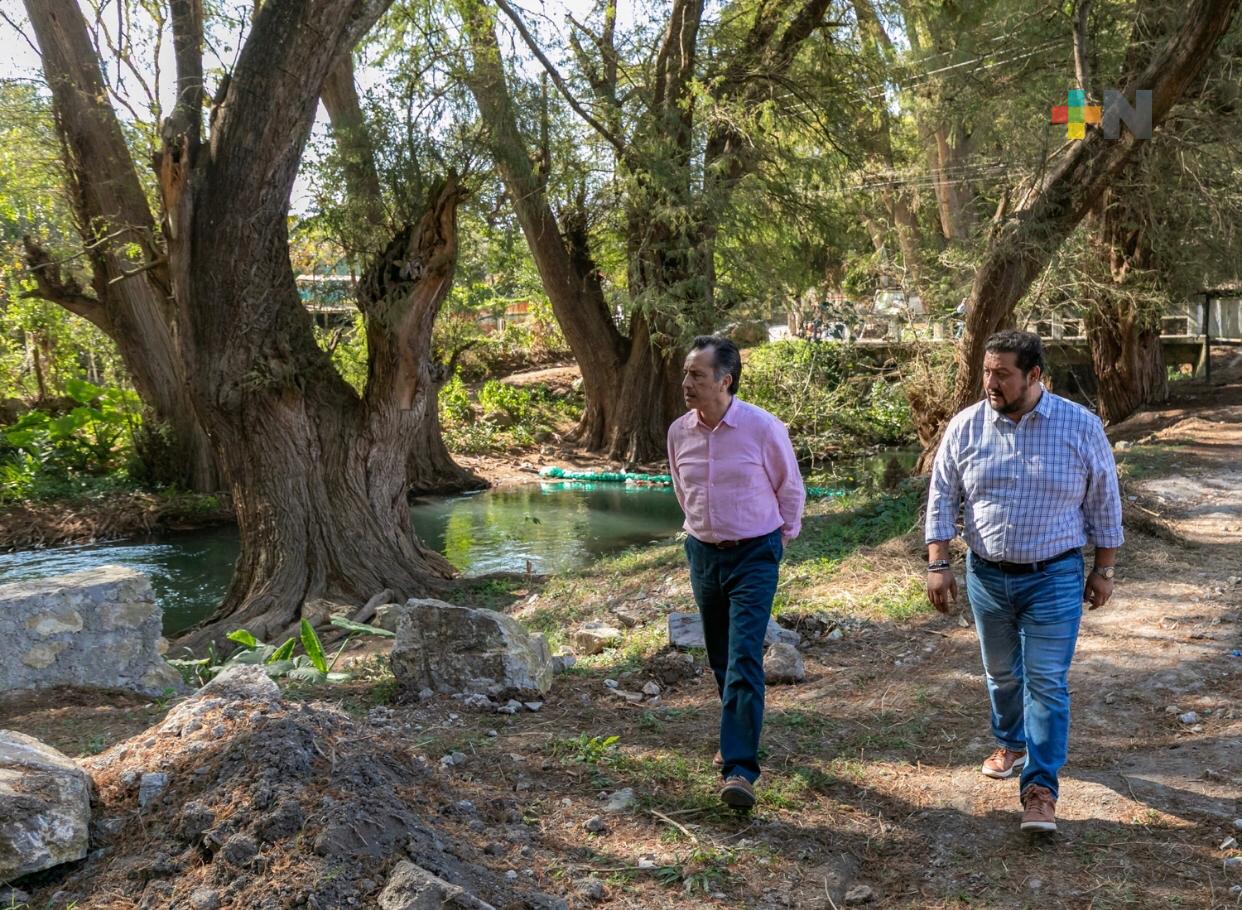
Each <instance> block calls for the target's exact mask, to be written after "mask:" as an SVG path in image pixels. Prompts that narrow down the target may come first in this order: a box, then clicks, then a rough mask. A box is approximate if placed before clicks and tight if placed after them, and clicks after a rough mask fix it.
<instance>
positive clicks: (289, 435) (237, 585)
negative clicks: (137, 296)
mask: <svg viewBox="0 0 1242 910" xmlns="http://www.w3.org/2000/svg"><path fill="white" fill-rule="evenodd" d="M385 5H386V4H385V3H384V2H383V0H320V2H317V3H314V4H306V3H302V2H300V0H268V2H267V3H265V4H264V5H263V6H262V7H261V8H260V9H259V11H258V13H257V14H256V16H255V20H254V25H253V28H252V31H251V34H250V36H249V38H248V40H247V42H246V45H245V47H244V48H243V50H242V52H241V54H240V56H239V58H238V61H237V65H236V67H235V69H234V71H233V74H232V78H231V79H230V81H229V83H228V86H227V89H226V91H225V92H224V93H223V97H222V98H221V100H220V103H219V105H218V106H217V108H216V114H215V117H214V119H213V124H214V128H213V130H212V135H211V140H210V143H208V144H200V142H199V124H198V122H197V119H196V118H195V117H194V116H190V115H185V113H184V112H182V111H179V112H177V113H175V114H174V116H173V117H172V118H170V123H169V128H168V129H166V131H165V145H164V150H163V153H162V155H161V158H160V162H159V164H160V178H161V191H162V193H163V196H164V199H165V202H166V209H167V212H168V233H169V236H170V241H169V256H170V263H171V273H172V277H173V282H174V287H175V289H176V301H177V305H178V310H179V319H178V325H179V327H180V328H181V335H180V341H181V351H182V355H183V357H184V358H185V361H186V362H187V364H188V365H189V375H190V381H191V382H190V388H191V392H192V394H193V396H194V400H195V404H196V406H197V408H198V410H199V413H200V414H201V415H202V417H203V421H204V423H205V425H206V426H207V427H208V428H209V430H210V433H211V437H212V439H213V440H216V441H218V454H219V457H220V459H221V461H222V463H223V464H224V466H225V467H226V469H227V472H228V476H229V479H230V481H231V484H232V487H233V491H234V497H235V500H236V504H237V518H238V526H239V531H240V535H241V555H240V557H239V559H238V564H237V567H236V572H235V575H234V579H233V583H232V585H231V587H230V589H229V592H228V595H227V596H226V598H225V600H224V603H223V604H222V605H221V607H220V609H219V610H218V611H217V613H216V614H215V616H214V617H212V619H211V620H210V621H209V622H208V623H207V624H206V625H204V626H202V627H200V628H198V629H196V630H194V631H193V632H192V633H191V634H190V635H189V636H187V641H189V642H190V643H201V642H204V641H208V640H218V639H219V638H220V636H221V635H222V634H223V632H225V631H227V629H229V628H232V627H235V626H237V625H244V626H246V627H247V628H249V629H250V630H251V631H252V632H254V633H255V634H257V635H260V636H263V637H271V636H273V635H275V634H279V633H280V632H281V631H282V630H283V629H285V628H287V627H288V626H290V625H291V624H292V623H293V622H295V621H296V620H297V619H298V617H299V615H300V613H301V607H302V605H303V604H304V603H305V602H306V601H308V600H311V599H315V598H329V599H334V600H343V601H347V602H360V601H362V600H364V599H366V598H369V597H370V596H371V595H373V594H374V593H375V592H377V591H379V590H381V589H383V588H390V589H392V590H393V591H394V592H396V593H397V595H398V596H410V595H414V594H419V593H426V592H428V591H434V590H437V589H438V588H439V587H440V586H441V585H442V583H443V581H444V580H445V579H447V578H449V577H450V576H451V574H452V573H451V569H450V567H449V566H448V564H447V562H445V561H444V559H443V558H442V557H440V556H439V555H438V554H435V553H433V552H431V551H428V550H427V549H425V548H424V547H422V546H421V545H420V544H419V542H418V540H417V539H416V538H415V536H414V534H413V532H412V530H411V527H410V513H409V508H408V504H407V493H408V489H409V483H408V479H407V461H408V458H409V448H410V439H411V438H414V436H415V434H416V431H417V430H418V427H419V424H420V420H421V419H422V417H423V411H424V410H425V409H426V408H427V407H428V406H429V401H430V397H431V396H430V394H429V393H430V391H431V387H432V380H431V376H430V371H431V365H430V363H429V362H428V360H427V358H425V357H422V356H420V355H419V352H420V351H421V350H422V349H423V348H424V346H425V339H426V338H427V337H429V335H430V331H431V326H432V323H433V322H434V319H435V313H436V310H437V309H438V307H439V305H440V302H441V301H442V299H443V297H444V295H445V294H446V293H447V291H448V288H449V284H450V282H451V279H452V274H453V268H454V265H455V260H456V254H457V243H456V209H457V202H458V199H459V198H460V192H459V190H458V188H457V186H456V183H455V181H453V180H449V181H447V182H446V183H445V184H444V185H443V186H442V187H440V188H438V189H437V191H436V192H435V193H433V194H432V195H431V197H430V198H429V201H428V206H427V211H426V213H425V214H424V215H423V217H422V219H421V220H420V221H419V222H418V223H417V224H415V225H411V226H408V227H407V228H405V229H403V230H402V231H401V232H399V233H398V235H397V236H396V237H395V238H394V240H393V241H392V243H390V244H389V246H388V248H387V249H386V250H385V251H384V253H383V254H382V255H380V256H379V257H377V258H376V261H375V262H374V264H373V265H372V266H371V267H370V268H369V269H368V270H367V273H366V275H365V276H364V279H363V281H362V282H361V287H360V292H359V300H360V302H363V303H364V305H365V307H366V314H365V315H366V323H367V340H368V352H369V365H368V379H367V386H366V389H365V391H364V393H363V394H362V396H361V397H360V396H359V395H358V394H357V393H356V392H355V391H354V390H353V389H352V388H351V387H350V386H349V385H348V384H347V383H345V382H344V380H343V379H341V377H340V376H339V374H338V373H337V372H336V370H335V369H333V367H332V364H331V362H330V360H329V358H328V356H327V355H326V354H325V353H324V352H323V351H322V350H321V349H320V348H319V347H318V345H317V344H316V343H315V339H314V334H313V330H312V323H311V317H310V315H309V314H308V313H307V312H306V310H305V309H304V308H303V307H302V305H301V302H300V301H299V298H298V294H297V289H296V287H295V286H294V281H293V274H292V271H291V270H290V268H289V250H288V236H287V224H288V220H287V212H288V200H289V195H290V191H291V189H292V186H293V182H294V178H295V176H296V173H297V168H298V163H299V161H300V159H301V155H302V149H303V147H304V145H305V142H306V139H307V136H308V135H309V132H310V127H311V123H312V120H313V118H314V113H315V108H316V106H317V103H318V99H319V95H320V91H321V89H322V86H323V84H324V81H325V79H326V77H327V75H328V72H329V70H330V68H331V66H332V64H333V63H334V61H337V60H339V59H340V58H341V55H343V54H344V53H347V52H348V50H349V49H350V48H351V47H352V46H353V45H354V44H355V42H356V41H357V40H358V38H359V37H360V36H361V34H362V33H363V32H364V31H365V30H366V29H367V28H369V27H370V25H371V24H372V23H373V22H374V21H375V19H376V18H377V17H378V16H379V14H380V13H381V12H382V11H383V9H384V6H385ZM174 12H176V10H174ZM174 26H175V27H176V28H178V29H179V30H180V31H181V33H184V31H185V30H186V29H187V28H190V29H192V28H194V26H195V23H194V22H193V21H192V20H187V19H186V18H182V19H180V20H179V19H178V18H177V17H176V16H175V15H174ZM178 62H179V66H178V73H179V82H181V81H182V79H183V78H184V77H185V75H186V73H187V66H185V65H183V64H182V62H181V61H180V60H179V61H178ZM192 63H193V61H191V66H192ZM200 63H201V60H200ZM179 94H181V95H184V93H179ZM191 110H193V109H192V108H191Z"/></svg>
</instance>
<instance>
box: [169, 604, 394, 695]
mask: <svg viewBox="0 0 1242 910" xmlns="http://www.w3.org/2000/svg"><path fill="white" fill-rule="evenodd" d="M332 625H334V626H336V627H338V628H341V629H344V630H346V631H347V632H348V633H349V635H347V636H346V637H345V640H344V641H343V642H341V646H340V648H338V649H337V652H336V654H335V655H334V656H333V657H332V659H331V660H329V659H328V655H327V654H326V653H325V652H324V649H323V644H322V643H321V642H320V641H319V636H318V635H317V634H315V629H314V627H313V626H312V625H311V624H310V623H309V622H307V621H306V620H305V619H304V620H302V623H301V625H300V626H299V631H298V637H297V638H290V639H289V640H287V641H286V642H285V643H284V644H282V645H280V646H277V645H269V644H266V643H264V642H261V641H259V640H258V639H257V638H255V637H254V636H253V635H252V634H251V633H250V632H248V631H247V630H245V629H234V630H233V631H232V632H230V633H229V634H228V635H227V636H226V637H227V638H228V640H229V641H232V642H236V643H237V644H239V645H241V647H240V648H239V649H238V650H237V651H236V652H234V653H233V654H232V655H230V656H229V658H228V660H225V661H223V662H221V661H220V660H219V658H218V656H217V655H216V653H215V648H214V646H213V647H212V650H211V652H210V653H209V654H208V656H207V657H202V658H197V659H180V658H171V659H169V661H168V663H169V664H171V665H172V666H173V667H175V668H176V669H177V670H178V671H179V672H180V673H181V677H182V679H184V680H185V681H186V683H187V685H193V686H201V685H203V684H204V683H207V682H209V681H211V680H212V679H214V678H215V677H216V676H217V675H219V674H220V673H221V672H223V671H224V670H226V669H228V668H229V667H235V666H241V665H247V666H251V665H253V666H259V667H262V668H263V672H265V673H266V674H267V675H268V676H270V677H272V678H273V679H279V678H282V677H284V678H288V679H291V680H294V681H297V682H309V683H322V682H332V683H338V682H348V681H349V680H350V679H351V678H352V677H351V676H350V674H348V673H336V672H333V670H332V668H333V667H335V666H336V662H337V661H338V660H340V657H341V654H342V652H344V650H345V646H346V645H348V644H349V643H350V642H351V641H353V639H354V638H355V637H357V636H359V635H378V636H379V637H381V638H393V637H395V636H394V634H393V633H392V632H389V631H388V630H387V629H380V628H377V627H375V626H368V625H364V624H362V623H356V622H353V621H352V620H349V619H343V618H341V617H339V616H337V617H333V619H332ZM299 644H300V645H301V646H302V652H303V653H301V654H297V655H295V654H294V651H295V650H296V649H297V646H298V645H299Z"/></svg>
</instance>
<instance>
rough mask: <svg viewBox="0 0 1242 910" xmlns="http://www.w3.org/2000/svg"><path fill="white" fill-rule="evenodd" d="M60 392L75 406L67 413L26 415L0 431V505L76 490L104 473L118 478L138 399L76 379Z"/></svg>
mask: <svg viewBox="0 0 1242 910" xmlns="http://www.w3.org/2000/svg"><path fill="white" fill-rule="evenodd" d="M65 387H66V389H67V391H69V393H70V394H71V395H72V397H73V400H74V401H75V402H77V404H76V406H75V407H73V408H72V409H71V410H69V411H68V412H67V413H63V414H54V413H51V412H48V411H42V410H33V411H27V412H26V413H25V414H23V415H22V416H21V417H19V418H18V419H17V420H16V421H15V422H14V423H12V424H10V425H9V426H7V427H4V428H3V429H0V502H5V501H16V500H21V499H26V498H30V497H32V496H34V495H36V494H38V493H39V492H40V491H44V492H46V491H50V490H56V491H60V492H62V493H71V492H75V491H81V490H84V489H87V488H89V487H91V486H92V482H91V481H92V479H97V478H101V477H103V476H105V475H108V474H109V473H112V474H114V475H115V476H116V477H118V478H123V477H124V475H125V473H126V469H127V465H128V464H129V463H130V462H131V460H132V458H133V447H134V432H135V430H136V429H137V427H138V426H139V424H140V420H141V418H140V417H139V402H138V396H137V395H136V394H134V393H133V392H131V391H129V390H127V389H116V388H109V389H105V388H100V387H99V386H95V385H92V384H91V383H88V382H85V381H84V380H81V379H69V380H66V383H65Z"/></svg>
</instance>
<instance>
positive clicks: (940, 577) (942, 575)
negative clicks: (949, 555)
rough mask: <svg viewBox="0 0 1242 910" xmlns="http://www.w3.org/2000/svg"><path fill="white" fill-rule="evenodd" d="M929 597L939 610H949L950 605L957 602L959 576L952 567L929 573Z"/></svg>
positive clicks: (942, 611) (944, 611)
mask: <svg viewBox="0 0 1242 910" xmlns="http://www.w3.org/2000/svg"><path fill="white" fill-rule="evenodd" d="M927 599H928V600H929V601H931V605H932V606H933V607H935V608H936V609H937V610H938V611H939V612H941V613H948V612H949V607H950V606H952V605H953V604H954V603H956V602H957V576H956V575H954V574H953V570H952V569H950V570H949V571H947V572H928V573H927Z"/></svg>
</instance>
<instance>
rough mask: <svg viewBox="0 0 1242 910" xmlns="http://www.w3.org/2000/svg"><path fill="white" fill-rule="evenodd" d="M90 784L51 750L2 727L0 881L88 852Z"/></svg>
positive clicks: (78, 769)
mask: <svg viewBox="0 0 1242 910" xmlns="http://www.w3.org/2000/svg"><path fill="white" fill-rule="evenodd" d="M90 787H91V785H90V779H89V778H88V777H87V776H86V774H85V773H84V772H83V771H82V770H81V769H80V768H79V767H78V766H77V765H76V764H74V763H73V761H72V760H70V759H69V758H67V757H66V756H64V755H62V754H61V753H59V752H57V751H56V750H55V749H53V748H51V747H50V746H45V745H44V744H43V743H41V742H39V741H38V740H37V739H34V738H33V737H30V736H26V735H25V734H23V733H17V732H14V731H12V730H0V883H4V882H9V881H12V880H13V879H15V878H20V877H21V876H23V875H29V874H30V873H31V872H39V871H40V870H43V869H50V868H52V867H53V866H59V865H61V864H62V863H69V862H73V861H74V860H79V859H82V857H84V856H86V851H87V847H88V846H89V841H90V833H89V829H90V821H91V790H90Z"/></svg>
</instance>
